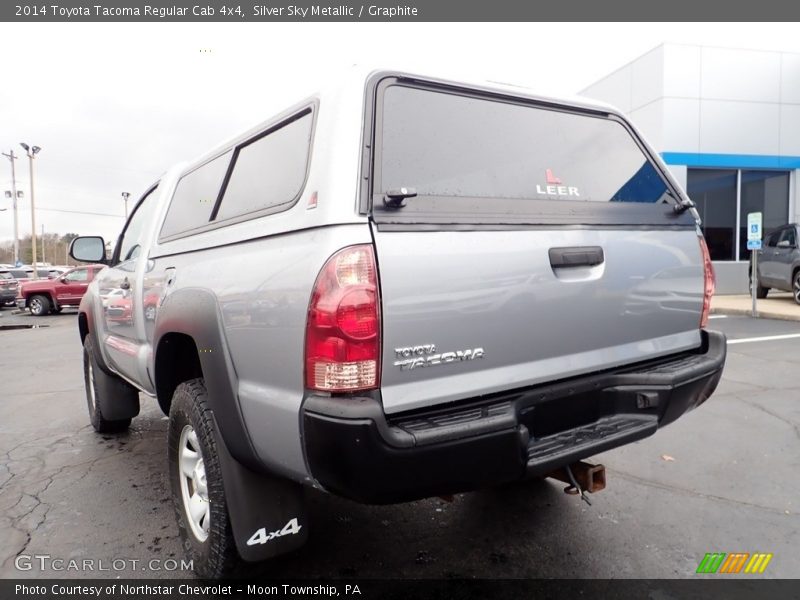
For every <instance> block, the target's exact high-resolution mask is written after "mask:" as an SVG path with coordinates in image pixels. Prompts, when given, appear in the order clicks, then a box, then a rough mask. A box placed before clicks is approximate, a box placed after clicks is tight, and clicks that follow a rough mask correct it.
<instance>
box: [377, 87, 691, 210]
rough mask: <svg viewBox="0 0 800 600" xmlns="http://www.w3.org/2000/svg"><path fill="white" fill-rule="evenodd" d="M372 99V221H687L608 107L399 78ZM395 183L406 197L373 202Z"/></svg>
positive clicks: (649, 159) (645, 154)
mask: <svg viewBox="0 0 800 600" xmlns="http://www.w3.org/2000/svg"><path fill="white" fill-rule="evenodd" d="M375 110H376V118H375V120H374V123H375V126H374V131H373V135H374V148H375V151H374V154H373V169H372V194H371V198H372V214H373V218H374V219H375V220H376V221H377V222H378V223H431V224H445V223H453V224H459V223H460V224H467V223H473V224H480V223H485V224H509V225H514V224H526V223H527V224H545V225H547V224H605V225H617V224H640V225H647V224H654V225H663V224H671V225H678V224H680V225H694V218H693V217H692V215H691V212H690V211H686V212H685V213H683V214H682V215H677V214H676V212H675V211H674V210H673V207H674V205H675V203H676V202H677V200H676V198H677V196H678V195H677V193H676V192H675V191H674V190H672V189H671V187H670V184H669V183H668V180H667V179H666V177H665V175H664V174H663V173H662V172H661V170H660V167H659V166H658V165H657V164H656V163H655V162H654V161H653V159H652V157H651V156H650V154H649V153H648V151H647V150H646V148H645V147H644V146H643V145H642V144H641V143H640V142H639V140H638V139H637V138H636V137H635V136H634V134H633V132H632V131H631V130H630V129H629V128H628V126H627V125H626V124H625V123H624V122H623V121H622V120H621V119H619V118H617V117H615V116H613V115H608V114H603V113H599V112H594V111H588V110H580V109H572V108H565V107H562V106H555V105H548V104H544V103H541V102H535V101H526V100H524V99H519V98H512V97H504V96H494V95H491V94H488V93H483V92H478V91H474V92H473V91H471V90H465V89H456V88H453V89H450V88H447V87H446V86H441V85H427V84H425V83H421V82H406V81H403V80H402V79H399V78H388V79H383V80H382V81H381V83H380V84H378V86H377V89H376V103H375ZM403 189H405V190H407V191H408V190H410V193H412V194H413V193H416V196H410V197H408V198H407V199H405V200H404V201H403V203H402V204H403V206H402V207H395V206H392V202H388V204H387V202H385V199H386V198H387V196H389V195H394V194H396V193H397V191H398V190H403Z"/></svg>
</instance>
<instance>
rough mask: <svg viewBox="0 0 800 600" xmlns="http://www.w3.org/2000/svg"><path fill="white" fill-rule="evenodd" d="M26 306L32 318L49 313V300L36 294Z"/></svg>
mask: <svg viewBox="0 0 800 600" xmlns="http://www.w3.org/2000/svg"><path fill="white" fill-rule="evenodd" d="M28 306H29V307H30V309H31V314H32V315H33V316H34V317H43V316H44V315H46V314H47V313H49V312H50V298H48V297H47V296H42V295H41V294H37V295H36V296H33V297H32V298H31V299H30V300H29V301H28Z"/></svg>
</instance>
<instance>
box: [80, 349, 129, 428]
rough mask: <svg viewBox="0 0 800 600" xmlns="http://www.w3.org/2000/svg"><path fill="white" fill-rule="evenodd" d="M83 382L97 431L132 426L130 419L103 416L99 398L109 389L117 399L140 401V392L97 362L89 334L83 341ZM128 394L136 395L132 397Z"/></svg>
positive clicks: (91, 416)
mask: <svg viewBox="0 0 800 600" xmlns="http://www.w3.org/2000/svg"><path fill="white" fill-rule="evenodd" d="M83 382H84V385H85V387H86V405H87V407H88V408H89V420H90V421H91V423H92V427H94V430H95V431H96V432H97V433H119V432H121V431H125V430H126V429H128V427H130V424H131V420H130V419H118V420H113V421H112V420H110V419H106V418H105V417H104V416H103V412H102V410H101V408H100V402H98V398H99V397H100V395H101V394H104V393H107V392H108V391H109V390H111V391H113V392H114V397H115V399H116V400H123V401H128V402H130V401H135V402H138V401H139V393H138V392H137V391H136V390H135V389H133V388H132V387H131V386H130V385H128V384H127V383H126V382H125V381H123V380H122V379H120V378H119V377H115V376H114V375H111V374H110V373H106V372H105V371H104V370H103V369H102V368H101V367H100V365H99V364H98V363H97V358H96V357H95V354H94V343H93V342H92V336H91V335H87V336H86V339H85V340H84V342H83ZM128 395H135V396H136V397H135V398H133V399H131V398H127V396H128Z"/></svg>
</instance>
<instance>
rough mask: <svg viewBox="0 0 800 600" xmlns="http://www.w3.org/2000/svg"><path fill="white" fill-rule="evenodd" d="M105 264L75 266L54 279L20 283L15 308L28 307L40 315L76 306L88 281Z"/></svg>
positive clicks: (32, 312) (33, 312)
mask: <svg viewBox="0 0 800 600" xmlns="http://www.w3.org/2000/svg"><path fill="white" fill-rule="evenodd" d="M104 268H105V265H88V266H84V267H76V268H74V269H72V270H71V271H67V272H66V273H64V274H63V275H61V277H58V278H56V279H37V280H35V281H26V282H24V283H21V284H20V286H19V289H18V290H17V308H23V309H24V308H29V309H30V311H31V314H32V315H34V316H36V317H41V316H43V315H46V314H48V313H50V312H54V313H57V312H61V309H62V308H63V307H65V306H78V305H79V304H80V303H81V298H83V294H84V293H85V292H86V288H87V287H88V286H89V283H90V282H91V281H92V279H94V276H95V275H96V274H97V272H98V271H100V270H101V269H104Z"/></svg>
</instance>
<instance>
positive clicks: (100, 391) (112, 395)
mask: <svg viewBox="0 0 800 600" xmlns="http://www.w3.org/2000/svg"><path fill="white" fill-rule="evenodd" d="M90 335H91V334H90ZM89 351H91V353H92V356H91V357H90V358H91V359H92V366H93V367H94V385H95V390H96V393H95V398H96V400H97V404H98V405H99V406H100V413H101V414H102V415H103V418H104V419H107V420H109V421H121V420H123V419H132V418H133V417H135V416H136V415H138V414H139V390H137V389H136V388H134V387H133V386H132V385H131V384H129V383H128V382H127V381H125V380H123V379H121V378H120V377H119V376H118V375H114V374H112V373H108V372H106V371H105V369H104V368H103V366H101V364H100V361H99V360H98V359H97V351H96V350H95V348H94V340H93V339H92V341H91V342H90V343H89Z"/></svg>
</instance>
